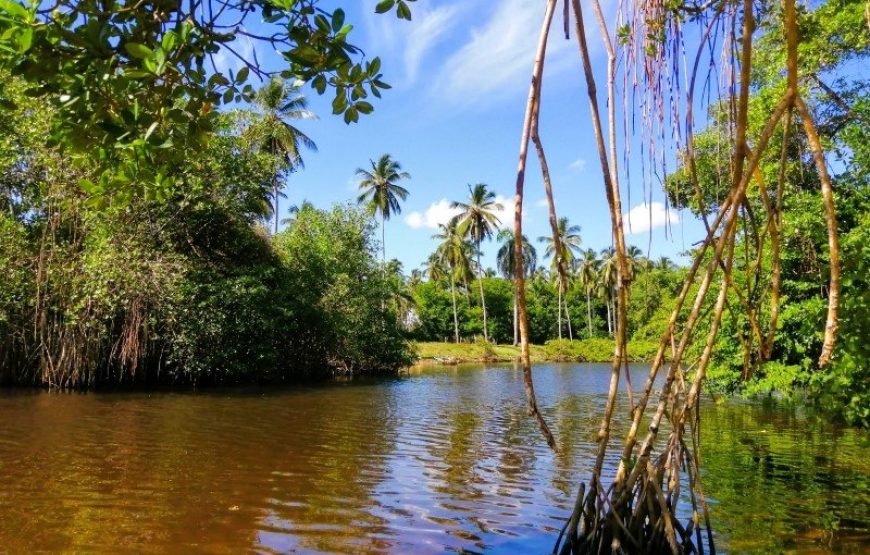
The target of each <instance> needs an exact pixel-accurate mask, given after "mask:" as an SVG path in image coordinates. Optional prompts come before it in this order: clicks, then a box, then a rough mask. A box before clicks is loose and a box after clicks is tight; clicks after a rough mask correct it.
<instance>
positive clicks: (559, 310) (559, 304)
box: [556, 284, 562, 340]
mask: <svg viewBox="0 0 870 555" xmlns="http://www.w3.org/2000/svg"><path fill="white" fill-rule="evenodd" d="M556 289H558V290H559V298H558V299H557V301H556V314H558V315H559V316H558V318H557V322H559V323H558V329H559V339H560V340H561V339H562V286H561V285H559V284H557V285H556Z"/></svg>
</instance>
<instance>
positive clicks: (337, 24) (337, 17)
mask: <svg viewBox="0 0 870 555" xmlns="http://www.w3.org/2000/svg"><path fill="white" fill-rule="evenodd" d="M342 25H344V10H342V9H341V8H337V9H336V10H335V11H334V12H332V31H333V32H334V33H337V32H338V31H339V30H340V29H341V27H342Z"/></svg>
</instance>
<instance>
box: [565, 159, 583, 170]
mask: <svg viewBox="0 0 870 555" xmlns="http://www.w3.org/2000/svg"><path fill="white" fill-rule="evenodd" d="M568 169H569V170H571V171H573V172H577V173H580V172H582V171H583V170H585V169H586V160H584V159H583V158H577V159H576V160H574V161H573V162H571V163H570V164H568Z"/></svg>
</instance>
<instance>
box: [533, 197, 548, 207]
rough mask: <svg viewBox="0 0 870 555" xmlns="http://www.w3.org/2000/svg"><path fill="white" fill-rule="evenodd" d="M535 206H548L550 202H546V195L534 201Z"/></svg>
mask: <svg viewBox="0 0 870 555" xmlns="http://www.w3.org/2000/svg"><path fill="white" fill-rule="evenodd" d="M535 206H537V207H538V208H549V206H550V203H549V202H547V197H542V198H539V199H538V200H536V201H535Z"/></svg>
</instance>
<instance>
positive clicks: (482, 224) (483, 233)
mask: <svg viewBox="0 0 870 555" xmlns="http://www.w3.org/2000/svg"><path fill="white" fill-rule="evenodd" d="M450 207H451V208H459V209H460V210H462V212H460V213H459V214H458V215H457V216H456V217H455V218H454V220H456V222H457V223H458V229H459V232H460V233H461V234H462V235H463V236H464V237H468V238H469V239H471V242H472V244H474V247H475V251H476V252H475V255H476V258H477V278H478V279H477V282H478V284H479V285H480V305H481V307H482V308H483V339H484V341H487V342H489V331H488V330H487V325H486V299H485V298H484V295H483V275H482V274H481V269H480V268H481V266H480V244H481V243H482V242H483V241H484V239H489V238H490V237H492V233H493V231H495V230H496V229H498V224H500V223H501V222H500V221H499V219H498V217H497V216H496V215H495V211H496V210H503V209H504V206H502V205H501V203H499V202H496V200H495V193H493V192H492V191H490V190H489V189H488V187H487V185H486V184H485V183H478V184H477V185H475V186H474V187H472V186H471V185H469V186H468V203H464V202H456V201H454V202H452V203H451V204H450Z"/></svg>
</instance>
